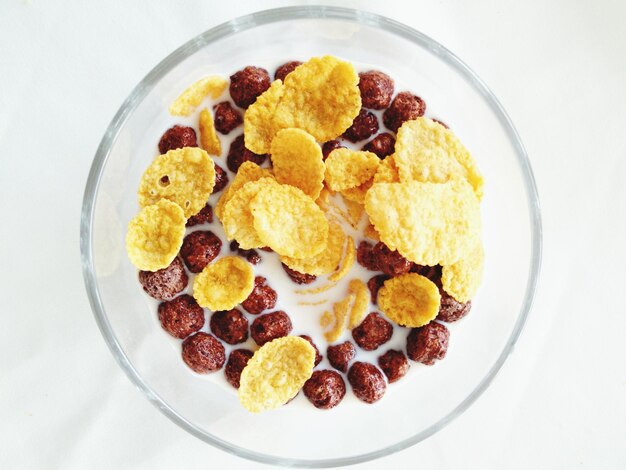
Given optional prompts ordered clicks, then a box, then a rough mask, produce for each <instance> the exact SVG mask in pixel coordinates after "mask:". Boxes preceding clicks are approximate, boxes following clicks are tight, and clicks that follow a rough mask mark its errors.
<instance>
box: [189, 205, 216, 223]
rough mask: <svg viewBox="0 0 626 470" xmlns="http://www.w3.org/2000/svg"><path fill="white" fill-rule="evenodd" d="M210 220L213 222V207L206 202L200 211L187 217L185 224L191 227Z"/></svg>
mask: <svg viewBox="0 0 626 470" xmlns="http://www.w3.org/2000/svg"><path fill="white" fill-rule="evenodd" d="M212 222H213V208H212V207H211V205H210V204H209V203H208V202H207V204H206V206H204V207H203V208H202V209H201V210H200V212H198V213H197V214H196V215H192V216H191V217H189V219H187V224H186V226H187V227H193V226H195V225H201V224H210V223H212Z"/></svg>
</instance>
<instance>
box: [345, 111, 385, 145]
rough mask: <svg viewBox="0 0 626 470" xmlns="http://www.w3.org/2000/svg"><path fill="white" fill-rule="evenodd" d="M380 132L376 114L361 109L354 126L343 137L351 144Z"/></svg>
mask: <svg viewBox="0 0 626 470" xmlns="http://www.w3.org/2000/svg"><path fill="white" fill-rule="evenodd" d="M377 132H378V118H377V117H376V115H375V114H373V113H371V112H369V111H368V110H366V109H363V108H361V111H359V114H358V115H357V117H355V118H354V121H352V125H351V126H350V127H348V128H347V129H346V131H345V132H344V133H343V137H344V138H346V139H348V140H349V141H350V142H358V141H359V140H364V139H368V138H369V137H370V136H372V135H374V134H376V133H377Z"/></svg>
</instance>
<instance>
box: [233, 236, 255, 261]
mask: <svg viewBox="0 0 626 470" xmlns="http://www.w3.org/2000/svg"><path fill="white" fill-rule="evenodd" d="M230 251H236V252H237V254H238V255H239V256H242V257H243V258H245V259H246V260H247V261H248V263H250V264H254V265H255V266H256V265H257V264H259V263H260V262H261V255H259V253H257V251H256V250H244V249H243V248H239V243H238V242H237V240H233V241H232V242H230Z"/></svg>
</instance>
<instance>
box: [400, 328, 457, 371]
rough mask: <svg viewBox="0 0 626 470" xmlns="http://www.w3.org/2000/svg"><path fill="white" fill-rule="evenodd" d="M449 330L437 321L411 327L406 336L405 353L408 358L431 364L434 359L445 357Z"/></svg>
mask: <svg viewBox="0 0 626 470" xmlns="http://www.w3.org/2000/svg"><path fill="white" fill-rule="evenodd" d="M449 339H450V332H449V331H448V329H447V328H446V327H445V326H444V325H442V324H441V323H437V322H434V321H432V322H430V323H429V324H428V325H424V326H422V327H420V328H413V329H412V330H411V332H410V333H409V336H407V338H406V354H407V356H409V359H411V360H412V361H416V362H421V363H422V364H425V365H427V366H432V365H433V364H434V363H435V361H436V360H439V359H443V358H444V357H446V352H447V350H448V340H449Z"/></svg>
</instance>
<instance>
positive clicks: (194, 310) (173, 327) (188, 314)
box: [159, 294, 204, 339]
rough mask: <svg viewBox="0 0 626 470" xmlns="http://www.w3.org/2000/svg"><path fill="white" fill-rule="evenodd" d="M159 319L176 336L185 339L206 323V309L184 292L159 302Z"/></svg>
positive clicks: (164, 327) (166, 329)
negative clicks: (171, 298) (172, 298)
mask: <svg viewBox="0 0 626 470" xmlns="http://www.w3.org/2000/svg"><path fill="white" fill-rule="evenodd" d="M159 321H160V322H161V326H162V327H163V329H164V330H165V331H167V332H168V333H169V334H170V335H172V336H173V337H174V338H180V339H184V338H186V337H187V336H189V335H190V334H192V333H195V332H196V331H198V330H200V328H202V326H203V325H204V310H202V307H200V306H199V305H198V304H197V303H196V299H194V298H193V297H192V296H190V295H187V294H183V295H179V296H178V297H176V298H175V299H174V300H168V301H167V302H162V303H161V304H159Z"/></svg>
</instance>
